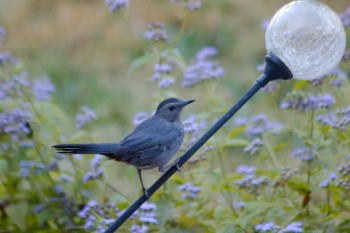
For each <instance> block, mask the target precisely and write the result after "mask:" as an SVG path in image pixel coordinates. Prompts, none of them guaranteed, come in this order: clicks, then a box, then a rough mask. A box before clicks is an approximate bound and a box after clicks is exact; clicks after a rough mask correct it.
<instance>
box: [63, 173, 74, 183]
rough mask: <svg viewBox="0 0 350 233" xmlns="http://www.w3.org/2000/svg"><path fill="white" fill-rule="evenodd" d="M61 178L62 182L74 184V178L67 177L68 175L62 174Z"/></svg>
mask: <svg viewBox="0 0 350 233" xmlns="http://www.w3.org/2000/svg"><path fill="white" fill-rule="evenodd" d="M60 178H61V181H62V182H68V183H70V182H73V181H74V179H73V177H71V176H69V175H66V174H62V175H61V177H60Z"/></svg>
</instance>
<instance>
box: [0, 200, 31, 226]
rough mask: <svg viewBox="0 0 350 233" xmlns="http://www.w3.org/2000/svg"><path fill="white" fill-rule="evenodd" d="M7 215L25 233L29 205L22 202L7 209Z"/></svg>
mask: <svg viewBox="0 0 350 233" xmlns="http://www.w3.org/2000/svg"><path fill="white" fill-rule="evenodd" d="M5 212H6V214H7V215H8V216H9V218H10V219H11V221H12V222H13V223H14V224H16V226H17V227H18V228H19V229H20V230H21V231H25V230H26V228H27V226H26V217H27V214H28V204H27V203H25V202H21V203H18V204H13V205H9V206H7V207H6V208H5Z"/></svg>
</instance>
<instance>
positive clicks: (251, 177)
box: [235, 165, 268, 195]
mask: <svg viewBox="0 0 350 233" xmlns="http://www.w3.org/2000/svg"><path fill="white" fill-rule="evenodd" d="M255 171H256V168H255V167H250V166H247V165H240V166H238V167H237V168H236V172H237V173H238V174H243V175H245V176H244V177H243V178H242V179H240V180H236V181H235V184H236V185H237V187H238V188H239V189H246V190H247V191H248V192H249V193H251V194H256V195H258V194H259V187H261V186H263V185H266V184H267V183H268V180H267V179H266V178H264V177H261V176H260V177H259V176H257V175H256V174H255Z"/></svg>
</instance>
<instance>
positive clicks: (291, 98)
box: [280, 92, 335, 112]
mask: <svg viewBox="0 0 350 233" xmlns="http://www.w3.org/2000/svg"><path fill="white" fill-rule="evenodd" d="M334 104H335V99H334V97H333V96H332V95H331V94H324V95H312V94H310V95H307V94H305V93H303V92H293V93H290V94H289V95H287V97H286V98H285V99H284V100H283V101H282V102H281V104H280V107H281V109H296V110H298V111H300V112H302V111H304V112H310V111H314V110H317V109H319V108H330V107H332V106H333V105H334Z"/></svg>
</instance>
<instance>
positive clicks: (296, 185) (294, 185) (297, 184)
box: [287, 179, 310, 195]
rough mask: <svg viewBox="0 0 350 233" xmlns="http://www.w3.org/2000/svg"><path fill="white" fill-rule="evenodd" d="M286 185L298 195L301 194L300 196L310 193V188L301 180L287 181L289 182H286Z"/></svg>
mask: <svg viewBox="0 0 350 233" xmlns="http://www.w3.org/2000/svg"><path fill="white" fill-rule="evenodd" d="M287 185H288V186H289V187H290V188H291V189H293V190H295V191H297V192H298V193H300V194H302V195H304V194H305V193H307V192H310V187H309V185H308V184H307V183H306V182H304V181H301V180H295V179H294V180H289V181H288V182H287Z"/></svg>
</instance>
